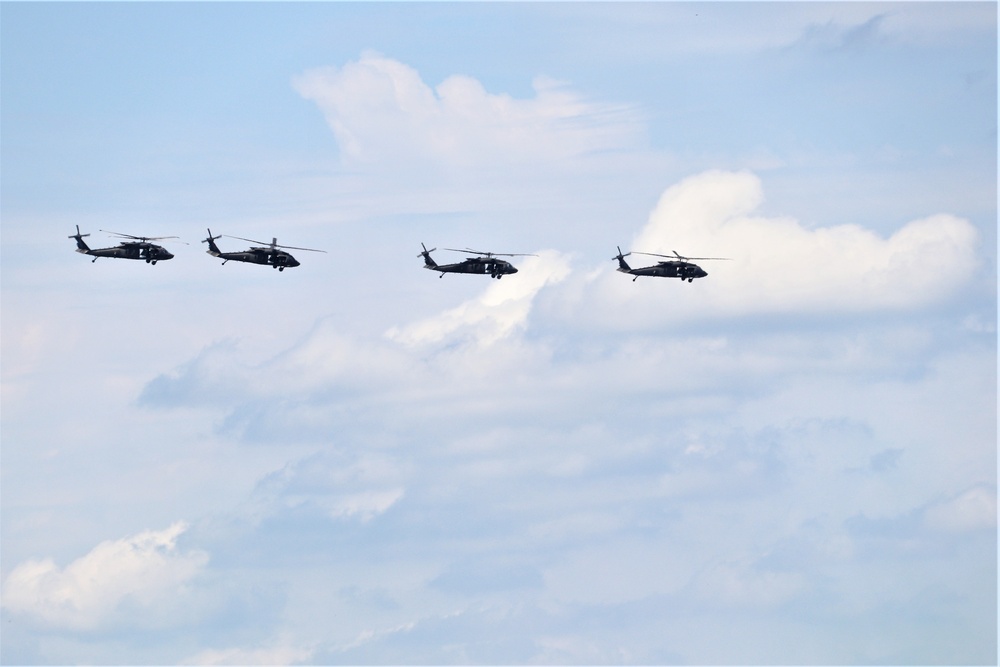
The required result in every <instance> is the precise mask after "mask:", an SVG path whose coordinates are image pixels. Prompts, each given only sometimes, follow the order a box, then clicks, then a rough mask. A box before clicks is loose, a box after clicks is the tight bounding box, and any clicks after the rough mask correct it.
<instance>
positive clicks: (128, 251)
mask: <svg viewBox="0 0 1000 667" xmlns="http://www.w3.org/2000/svg"><path fill="white" fill-rule="evenodd" d="M101 231H102V232H104V233H105V234H111V235H113V236H118V237H120V238H124V239H129V240H127V241H122V242H121V243H119V244H118V245H117V246H115V247H114V248H91V247H90V246H88V245H87V244H86V242H84V240H83V237H85V236H90V234H81V233H80V225H77V226H76V234H72V235H70V237H69V238H71V239H76V251H77V252H78V253H81V254H84V255H91V256H92V257H93V258H94V259H92V260H91V262H96V261H97V260H98V259H99V258H101V257H117V258H119V259H142V260H145V261H146V263H147V264H156V263H157V262H159V261H161V260H163V261H166V260H168V259H173V258H174V255H173V253H171V252H170V251H168V250H167V249H166V248H164V247H163V246H161V245H156V244H155V243H150V241H162V240H164V239H176V238H177V237H176V236H132V235H131V234H120V233H118V232H109V231H107V230H104V229H102V230H101ZM181 243H183V241H181Z"/></svg>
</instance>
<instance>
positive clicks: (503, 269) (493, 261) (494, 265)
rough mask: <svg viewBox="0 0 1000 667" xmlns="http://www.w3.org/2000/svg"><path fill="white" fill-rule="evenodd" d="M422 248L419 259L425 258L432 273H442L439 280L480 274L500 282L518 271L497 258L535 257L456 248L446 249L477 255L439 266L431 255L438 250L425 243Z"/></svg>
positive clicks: (523, 254) (426, 265)
mask: <svg viewBox="0 0 1000 667" xmlns="http://www.w3.org/2000/svg"><path fill="white" fill-rule="evenodd" d="M420 246H421V247H422V248H423V249H424V250H423V252H421V253H420V254H419V255H417V257H423V258H424V268H425V269H431V270H432V271H440V272H441V275H440V276H438V277H439V278H444V274H446V273H478V274H489V276H490V277H491V278H496V279H497V280H499V279H500V278H503V277H504V276H506V275H510V274H511V273H517V269H516V268H515V267H514V265H513V264H511V263H510V262H508V261H507V260H505V259H497V257H534V256H535V255H532V254H530V253H528V254H526V253H506V252H480V251H478V250H470V249H468V248H466V249H464V250H458V249H456V248H445V250H450V251H452V252H468V253H472V254H473V255H476V256H475V257H467V258H466V259H465V261H462V262H457V263H455V264H438V263H437V262H435V261H434V260H433V259H431V253H432V252H434V251H435V250H437V248H431V249H430V250H428V249H427V246H425V245H424V244H423V243H421V244H420Z"/></svg>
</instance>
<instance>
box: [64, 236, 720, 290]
mask: <svg viewBox="0 0 1000 667" xmlns="http://www.w3.org/2000/svg"><path fill="white" fill-rule="evenodd" d="M101 231H103V232H105V233H106V234H111V235H112V236H115V237H118V238H121V239H124V240H122V241H121V242H119V244H118V245H117V246H115V247H112V248H91V247H90V246H88V245H87V243H86V242H85V241H84V240H83V239H84V237H85V236H90V234H81V233H80V226H79V225H77V226H76V234H72V235H70V237H69V238H71V239H75V240H76V251H77V252H79V253H82V254H84V255H90V256H92V257H93V258H94V259H93V260H91V261H92V262H96V261H97V260H98V259H100V258H101V257H117V258H119V259H138V260H145V262H146V263H147V264H156V263H157V262H159V261H166V260H168V259H173V257H174V255H173V253H171V252H170V251H168V250H167V249H166V248H164V247H163V246H161V245H158V244H156V243H153V241H164V240H176V239H177V238H178V237H176V236H133V235H131V234H122V233H120V232H109V231H106V230H103V229H102V230H101ZM207 231H208V238H206V239H204V240H203V241H202V243H207V244H208V250H207V251H206V252H207V253H208V254H209V255H211V256H212V257H218V258H220V259H222V263H223V265H225V264H226V262H230V261H234V262H246V263H248V264H263V265H266V266H270V267H271V268H274V269H277V270H278V271H284V270H285V269H286V268H293V267H296V266H299V265H300V262H299V261H298V260H297V259H295V257H294V256H293V255H292V254H291V253H290V252H288V250H304V251H307V252H324V253H325V252H326V251H325V250H318V249H316V248H300V247H297V246H287V245H280V244H279V243H278V239H277V238H272V239H271V242H270V243H265V242H263V241H255V240H253V239H245V238H243V237H241V236H226V238H231V239H236V240H238V241H246V242H247V243H256V244H257V245H255V246H251V247H250V249H249V250H243V251H239V252H223V251H222V250H220V249H219V246H217V245H216V243H215V242H216V241H217V240H218V239H220V238H222V237H223V235H221V234H220V235H218V236H212V230H211V229H208V230H207ZM179 242H180V243H184V242H183V241H179ZM185 245H187V244H185ZM420 247H421V248H423V250H422V251H421V252H420V254H419V255H417V257H423V259H424V268H425V269H429V270H431V271H437V272H439V273H440V274H441V275H440V276H439V277H440V278H444V275H445V274H446V273H472V274H479V275H489V276H490V277H491V278H496V279H497V280H499V279H501V278H503V277H504V276H507V275H511V274H514V273H517V268H516V267H515V266H514V265H513V264H511V263H510V262H509V261H507V260H505V259H500V257H534V256H535V255H532V254H531V253H503V252H483V251H480V250H472V249H471V248H465V249H462V250H460V249H457V248H444V250H448V251H451V252H461V253H466V254H468V255H472V256H471V257H466V258H465V260H463V261H461V262H455V263H453V264H438V263H437V262H436V261H434V259H433V258H432V257H431V253H432V252H434V251H436V250H437V248H431V249H430V250H428V249H427V246H426V245H424V244H423V243H421V244H420ZM672 252H673V255H663V254H660V253H655V252H640V251H638V250H636V251H632V252H627V253H623V252H622V249H621V247H618V254H617V255H615V256H614V257H612V259H614V260H617V261H618V271H620V272H621V273H627V274H630V275H632V276H634V277H633V278H632V281H633V282H635V281H636V280H637V279H638V278H639V277H640V276H650V277H659V278H680V279H681V282H683V281H685V280H686V281H687V282H689V283H690V282H693V281H694V279H695V278H704V277H706V276H707V275H708V272H707V271H705V270H704V269H703V268H701V267H700V266H699V265H697V264H695V263H694V261H693V260H698V261H705V260H728V259H730V258H729V257H685V256H683V255H681V254H679V253H678V252H677V251H676V250H674V251H672ZM632 254H636V255H648V256H652V257H662V258H664V259H663V260H660V261H658V262H657V263H656V264H653V265H651V266H642V267H637V268H632V267H631V266H629V265H628V263H627V262H626V261H625V258H626V257H628V256H629V255H632Z"/></svg>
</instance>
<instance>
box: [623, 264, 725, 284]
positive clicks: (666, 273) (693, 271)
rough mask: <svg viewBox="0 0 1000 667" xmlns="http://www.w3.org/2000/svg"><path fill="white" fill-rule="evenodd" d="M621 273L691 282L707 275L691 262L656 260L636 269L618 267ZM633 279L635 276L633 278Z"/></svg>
mask: <svg viewBox="0 0 1000 667" xmlns="http://www.w3.org/2000/svg"><path fill="white" fill-rule="evenodd" d="M618 270H619V271H621V272H622V273H630V274H632V275H633V276H635V277H636V278H638V277H639V276H651V277H658V278H680V279H681V280H686V281H688V282H691V281H692V280H694V279H695V278H704V277H705V276H707V275H708V272H707V271H705V269H703V268H701V267H700V266H698V265H697V264H692V263H691V262H675V261H668V262H657V263H656V264H655V265H653V266H642V267H639V268H636V269H633V268H623V267H618ZM633 280H635V278H633Z"/></svg>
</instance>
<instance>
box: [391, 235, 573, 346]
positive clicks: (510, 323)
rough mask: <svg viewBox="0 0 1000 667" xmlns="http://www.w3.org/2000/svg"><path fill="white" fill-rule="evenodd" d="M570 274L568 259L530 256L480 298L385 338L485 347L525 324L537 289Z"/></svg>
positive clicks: (393, 331) (546, 254)
mask: <svg viewBox="0 0 1000 667" xmlns="http://www.w3.org/2000/svg"><path fill="white" fill-rule="evenodd" d="M569 274H570V267H569V261H568V259H567V258H566V257H565V256H563V255H561V254H559V253H556V252H553V251H547V252H543V253H540V254H539V255H538V256H537V257H529V258H527V259H525V261H524V262H523V263H522V264H521V265H520V268H519V269H518V273H517V274H516V275H514V276H509V277H508V278H507V279H506V280H498V281H495V282H494V283H493V284H492V285H490V287H489V288H488V289H486V290H485V291H484V292H483V293H482V294H481V295H479V296H478V297H476V298H474V299H470V300H469V301H466V302H465V303H463V304H461V305H459V306H456V307H455V308H452V309H451V310H447V311H445V312H443V313H440V314H437V315H435V316H433V317H430V318H427V319H424V320H421V321H419V322H415V323H413V324H409V325H406V326H403V327H394V328H392V329H391V330H389V331H388V332H387V336H388V337H389V338H390V339H392V340H395V341H397V342H400V343H404V344H407V345H417V344H421V343H439V342H441V341H445V340H448V339H450V338H462V337H469V338H472V339H474V340H476V341H478V342H479V343H481V344H484V345H488V344H491V343H494V342H496V341H498V340H500V339H501V338H504V337H506V336H508V335H509V334H511V333H512V332H514V331H517V330H520V329H522V328H524V327H525V326H526V325H527V321H528V314H529V313H530V312H531V305H532V302H533V299H534V298H535V295H536V294H538V292H539V290H541V289H542V288H543V287H545V286H546V285H549V284H554V283H558V282H561V281H562V280H564V279H565V278H566V277H567V276H568V275H569Z"/></svg>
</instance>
